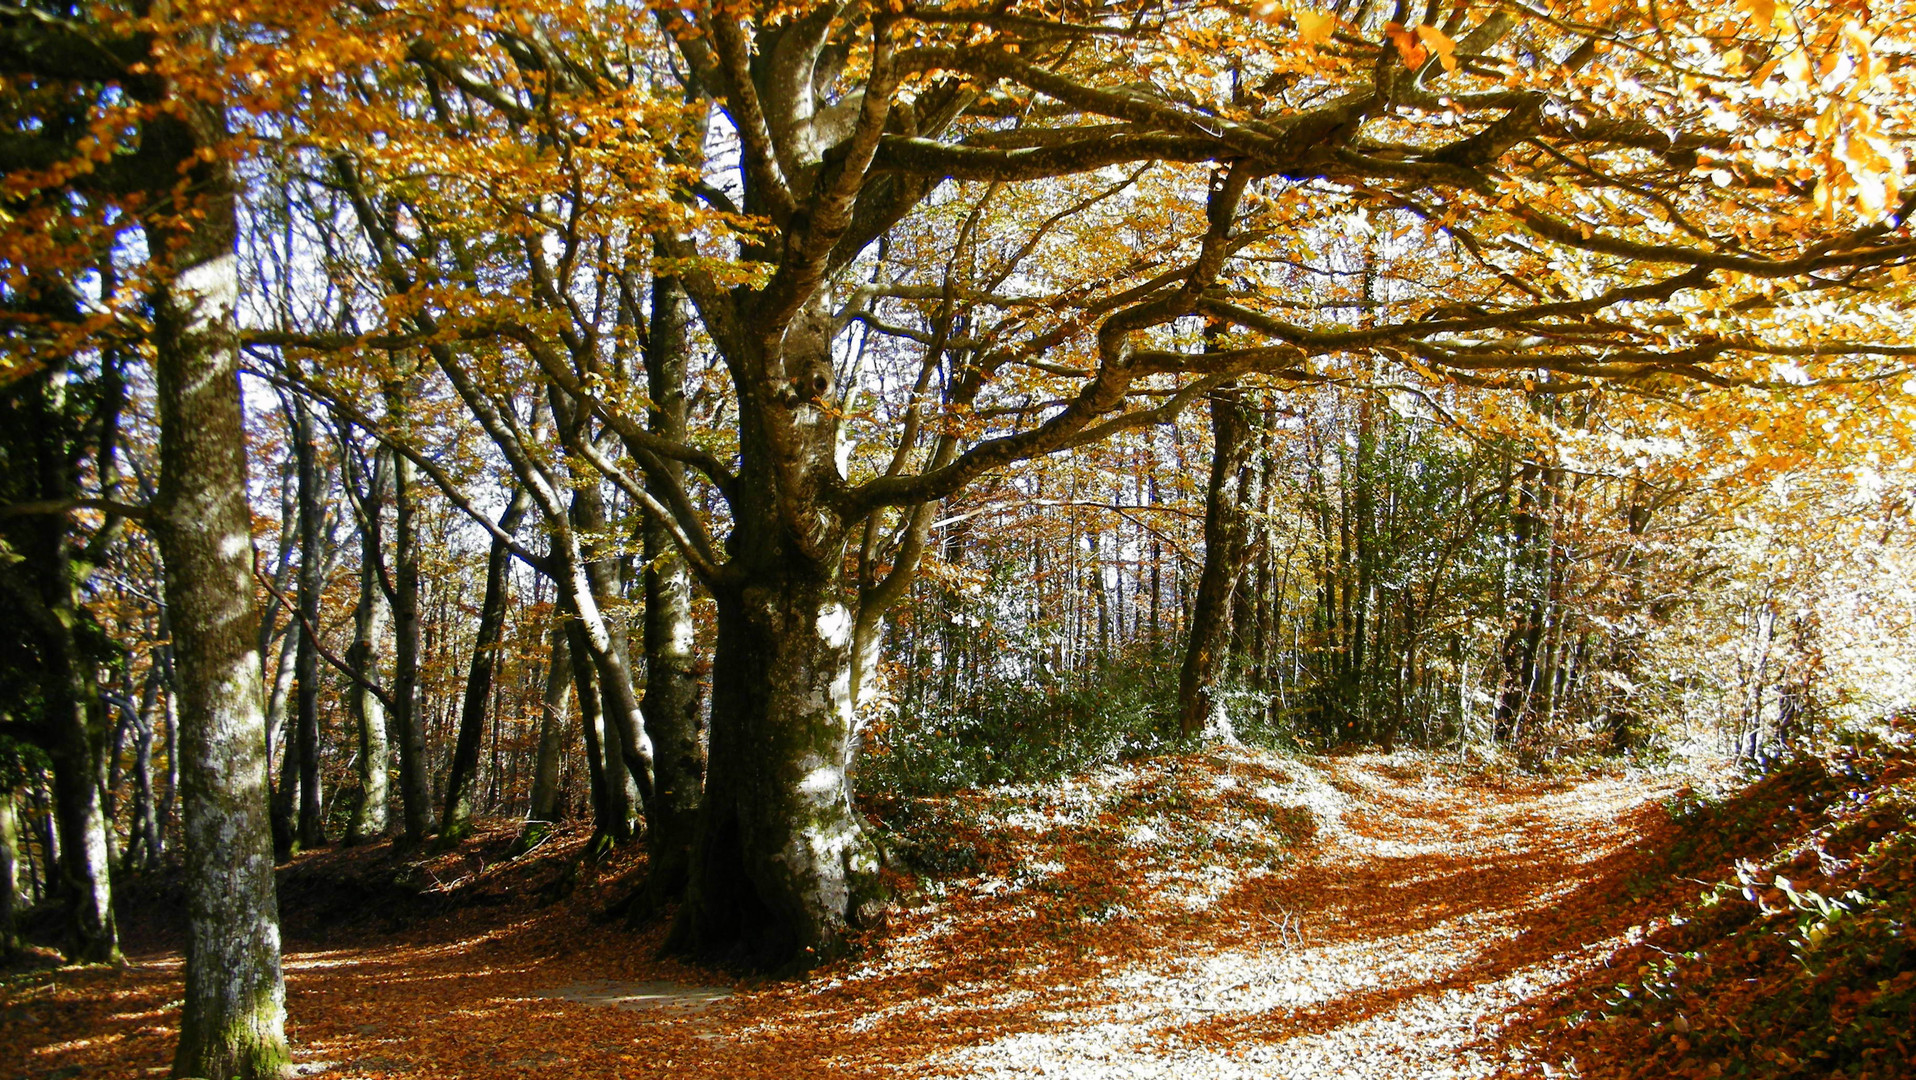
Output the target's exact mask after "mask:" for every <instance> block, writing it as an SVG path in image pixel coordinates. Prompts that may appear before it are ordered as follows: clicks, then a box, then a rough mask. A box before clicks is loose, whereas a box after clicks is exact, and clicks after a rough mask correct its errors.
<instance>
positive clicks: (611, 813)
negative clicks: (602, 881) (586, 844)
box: [565, 614, 626, 851]
mask: <svg viewBox="0 0 1916 1080" xmlns="http://www.w3.org/2000/svg"><path fill="white" fill-rule="evenodd" d="M565 633H566V655H567V658H568V659H569V660H570V661H571V663H572V682H573V685H574V686H575V687H576V688H577V691H578V693H577V696H578V699H579V732H580V735H581V737H582V738H584V739H585V764H586V774H587V777H588V779H589V782H590V784H591V792H592V843H591V845H590V848H591V850H593V851H597V850H599V849H600V848H601V847H602V846H603V845H605V844H613V843H617V842H618V841H619V839H620V835H619V830H620V829H621V828H622V827H624V825H625V821H626V819H625V816H624V815H623V814H622V813H620V812H619V811H618V810H617V809H616V808H615V807H614V806H613V803H612V795H611V790H610V785H609V784H608V782H607V773H608V772H610V773H612V774H614V776H616V774H617V770H618V767H619V763H618V762H617V761H610V760H608V759H607V758H606V755H605V701H604V697H603V696H602V695H601V694H600V693H599V669H598V668H596V667H594V666H593V665H592V656H591V652H590V650H589V649H588V648H587V645H586V640H585V627H584V626H582V625H581V624H580V622H579V618H578V616H577V615H570V614H569V616H568V618H567V620H566V624H565Z"/></svg>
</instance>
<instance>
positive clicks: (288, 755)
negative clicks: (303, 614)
mask: <svg viewBox="0 0 1916 1080" xmlns="http://www.w3.org/2000/svg"><path fill="white" fill-rule="evenodd" d="M299 639H300V627H299V620H297V619H295V620H293V621H291V622H289V623H287V624H286V632H285V633H284V634H283V635H281V637H280V647H279V666H278V667H276V668H274V671H273V687H272V692H271V693H270V694H268V695H267V698H266V768H267V788H268V791H269V792H270V796H269V798H270V809H269V811H268V815H269V819H270V821H271V824H272V830H273V858H275V859H277V860H279V861H281V862H285V861H286V860H287V859H290V858H292V856H293V848H294V847H295V846H296V842H297V841H298V839H299V837H298V833H297V825H296V823H295V819H296V815H297V814H298V812H299V740H298V738H297V737H296V734H295V732H293V731H292V730H291V729H290V728H289V727H288V725H287V723H286V717H287V705H288V704H289V703H290V702H292V700H293V677H294V675H295V674H296V673H297V672H298V670H299V664H298V661H297V660H296V659H295V657H296V656H297V655H298V652H299ZM275 746H277V747H279V750H280V764H279V782H278V783H277V784H275V783H273V782H272V761H273V753H272V752H273V748H274V747H275Z"/></svg>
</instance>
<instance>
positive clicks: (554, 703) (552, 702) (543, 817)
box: [518, 627, 573, 851]
mask: <svg viewBox="0 0 1916 1080" xmlns="http://www.w3.org/2000/svg"><path fill="white" fill-rule="evenodd" d="M548 636H549V637H550V638H551V640H552V646H551V655H550V657H549V659H548V660H547V662H546V689H545V699H544V701H543V702H541V706H540V710H539V757H538V760H537V763H536V764H534V765H533V767H532V797H531V799H530V805H529V806H528V808H527V810H526V823H525V827H524V828H523V829H521V830H520V832H519V840H518V848H519V850H521V851H524V850H527V849H529V848H531V847H532V846H533V845H535V844H537V843H538V842H539V841H540V840H542V839H544V838H545V835H546V833H548V832H550V831H551V829H552V826H553V824H554V823H555V822H557V821H558V820H559V816H560V814H561V812H562V809H563V808H562V807H561V806H560V805H559V794H560V792H559V759H560V757H561V755H562V753H563V752H564V750H565V741H566V740H565V730H566V719H567V714H568V713H570V712H571V711H572V682H573V679H572V650H571V648H570V646H569V645H568V643H567V640H566V632H565V629H564V628H563V627H555V628H554V629H553V630H552V632H551V634H549V635H548Z"/></svg>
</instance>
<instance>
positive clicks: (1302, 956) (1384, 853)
mask: <svg viewBox="0 0 1916 1080" xmlns="http://www.w3.org/2000/svg"><path fill="white" fill-rule="evenodd" d="M1673 786H1674V784H1673V783H1672V782H1662V781H1657V780H1653V779H1643V778H1628V779H1622V778H1614V777H1612V778H1595V779H1585V780H1579V781H1575V782H1571V781H1540V780H1535V779H1509V778H1505V779H1499V778H1495V777H1490V776H1486V775H1483V774H1481V773H1474V772H1468V771H1463V770H1454V769H1446V768H1444V767H1442V766H1439V765H1434V764H1432V763H1431V762H1429V761H1427V760H1419V759H1415V758H1411V757H1409V756H1405V755H1399V756H1396V757H1389V758H1386V757H1383V756H1376V755H1373V756H1365V757H1353V758H1339V759H1329V760H1316V761H1312V762H1308V763H1307V762H1299V761H1292V760H1289V759H1280V758H1274V757H1268V756H1263V755H1256V754H1250V753H1227V754H1213V755H1203V756H1192V757H1187V758H1175V759H1163V760H1158V761H1152V762H1146V763H1140V764H1138V765H1135V766H1130V767H1126V768H1119V769H1112V770H1108V771H1106V772H1105V773H1102V774H1099V775H1097V776H1093V777H1090V778H1085V779H1082V780H1079V781H1076V782H1073V783H1070V784H1066V785H1062V786H1056V785H1053V786H1049V787H1045V788H1037V787H1034V788H1032V789H1029V790H1023V791H1008V792H995V793H990V794H986V795H978V796H971V797H966V798H961V799H953V800H948V801H946V802H944V803H940V804H933V805H930V806H928V807H920V808H918V810H917V811H916V812H915V815H914V816H908V817H907V818H905V819H904V820H905V821H906V826H905V827H902V828H900V829H899V831H898V833H897V835H895V836H894V837H893V838H892V839H893V842H894V846H895V849H896V850H898V851H900V852H901V853H902V855H904V856H908V857H912V858H916V859H917V860H918V861H919V862H920V863H921V864H922V863H924V862H926V861H935V862H939V863H940V865H941V866H942V867H943V868H944V869H946V870H947V871H948V872H949V874H950V876H946V877H943V878H941V879H926V880H927V882H928V884H926V885H924V886H922V887H920V888H918V889H916V890H914V889H913V888H912V887H911V886H910V884H909V883H907V884H906V888H905V900H904V902H903V903H902V904H901V908H900V910H899V911H898V912H897V914H896V915H895V917H894V920H893V923H892V926H891V927H890V928H889V929H888V931H886V933H885V936H884V946H883V948H882V949H880V950H877V951H876V952H875V953H874V955H873V957H872V958H871V959H868V960H866V961H865V962H863V963H860V964H855V965H847V966H841V967H839V968H835V969H832V970H830V971H827V972H825V973H823V974H821V975H820V976H818V977H816V978H813V979H811V980H808V981H806V982H803V983H797V984H751V983H745V984H737V985H723V986H720V987H717V989H721V990H729V991H730V993H729V995H726V994H722V993H715V992H711V991H710V990H709V989H708V990H700V989H697V988H699V987H708V988H709V987H711V986H712V984H713V983H714V982H715V981H716V980H715V976H714V975H712V974H711V973H709V972H703V971H699V970H695V969H689V968H684V967H679V966H676V965H672V964H665V963H660V962H657V961H654V960H652V959H651V958H650V957H651V952H652V949H653V948H654V946H655V944H656V934H654V935H630V934H626V933H624V932H622V931H618V930H615V929H613V928H610V927H605V926H599V925H594V924H592V923H590V922H589V920H588V912H589V910H590V906H591V905H590V904H586V903H581V904H575V905H559V906H557V907H553V908H546V909H541V910H539V911H537V912H531V913H521V914H518V915H513V916H511V917H505V918H499V919H495V920H493V921H492V922H491V923H490V924H489V925H486V926H484V927H478V926H476V925H474V923H475V921H476V917H475V916H473V915H471V914H468V915H464V916H457V915H456V916H453V917H451V918H448V919H446V920H443V921H442V922H441V923H438V924H435V925H433V926H431V927H427V928H424V929H421V930H418V931H416V932H414V933H413V934H412V935H411V940H408V941H405V942H393V941H383V942H382V941H373V942H362V943H342V944H339V945H336V946H333V947H327V948H312V947H299V946H295V947H294V948H292V949H290V950H289V954H288V963H287V969H288V979H289V1007H290V1011H291V1015H292V1016H293V1018H294V1024H293V1031H292V1034H293V1037H294V1039H295V1040H296V1042H297V1044H298V1047H299V1050H298V1057H299V1059H300V1072H301V1073H302V1074H303V1075H308V1076H324V1077H339V1078H349V1077H361V1078H368V1080H377V1078H387V1077H390V1078H394V1080H402V1078H414V1077H418V1078H424V1077H473V1078H489V1077H505V1076H538V1077H542V1078H564V1077H573V1076H577V1077H587V1076H590V1077H595V1078H596V1077H649V1076H659V1077H664V1076H673V1077H688V1076H700V1077H704V1076H709V1077H754V1076H765V1077H780V1078H783V1077H793V1076H805V1077H811V1076H820V1075H836V1076H899V1075H912V1076H939V1075H949V1076H981V1077H1010V1076H1019V1077H1025V1076H1034V1075H1037V1076H1082V1077H1100V1078H1103V1077H1131V1076H1136V1077H1158V1076H1163V1077H1176V1078H1177V1080H1199V1078H1209V1077H1237V1076H1246V1077H1249V1076H1257V1077H1265V1076H1271V1077H1293V1076H1296V1077H1307V1076H1308V1077H1345V1076H1349V1077H1379V1078H1382V1077H1390V1078H1393V1080H1395V1078H1406V1077H1476V1076H1500V1075H1515V1074H1517V1073H1520V1072H1525V1071H1527V1069H1528V1067H1529V1066H1527V1065H1525V1064H1524V1063H1523V1062H1521V1061H1519V1060H1518V1059H1517V1058H1515V1057H1513V1053H1514V1052H1513V1051H1511V1050H1509V1049H1508V1044H1507V1042H1506V1041H1505V1040H1503V1039H1501V1038H1500V1037H1499V1032H1500V1029H1501V1028H1502V1026H1503V1025H1504V1023H1505V1022H1506V1020H1507V1019H1508V1017H1510V1016H1511V1015H1512V1010H1513V1009H1515V1008H1517V1007H1518V1006H1519V1005H1520V1004H1521V1003H1522V1002H1523V1001H1524V1000H1526V999H1527V998H1529V997H1532V996H1533V995H1535V994H1536V993H1537V992H1538V991H1540V990H1542V989H1544V988H1546V987H1548V986H1550V985H1552V984H1554V983H1556V982H1557V981H1559V980H1560V979H1561V978H1562V977H1563V976H1564V975H1565V974H1567V973H1568V972H1569V971H1570V970H1571V969H1572V968H1574V967H1576V966H1579V965H1583V964H1587V963H1590V962H1592V960H1593V958H1595V957H1597V956H1599V955H1600V954H1601V952H1602V951H1603V949H1604V947H1605V944H1606V943H1609V944H1614V938H1615V935H1616V934H1618V933H1620V932H1623V931H1625V930H1626V929H1627V927H1624V926H1620V925H1616V924H1617V923H1618V921H1619V918H1618V916H1617V914H1616V907H1615V904H1614V903H1613V901H1614V900H1615V898H1617V897H1620V896H1622V895H1623V894H1624V890H1625V889H1626V887H1627V885H1628V882H1629V877H1630V875H1631V873H1632V872H1633V867H1634V864H1635V855H1634V853H1633V845H1634V844H1635V843H1636V842H1637V840H1638V838H1639V830H1640V829H1642V828H1645V827H1648V826H1650V825H1651V824H1652V823H1653V822H1654V821H1655V820H1656V819H1657V818H1658V816H1659V813H1660V812H1659V811H1658V809H1657V807H1656V805H1655V800H1656V799H1657V798H1659V797H1661V796H1662V795H1664V794H1666V793H1667V792H1668V790H1669V789H1670V788H1672V787H1673ZM177 978H178V970H177V961H176V960H175V959H174V958H173V957H170V956H156V957H149V958H145V959H142V960H140V961H139V962H138V963H136V964H135V965H134V966H133V967H132V968H131V969H130V970H129V971H127V972H125V973H117V972H110V971H68V972H63V973H60V974H59V975H58V976H56V977H52V978H49V977H47V976H33V977H28V978H16V979H14V980H12V981H10V982H8V983H7V984H5V987H4V989H0V1080H11V1078H13V1077H15V1076H20V1077H34V1078H40V1077H59V1078H61V1080H68V1078H73V1077H81V1076H103V1077H104V1076H119V1077H144V1076H154V1075H163V1071H164V1066H165V1064H166V1061H167V1053H168V1051H169V1049H170V1044H171V1024H172V1022H173V1021H174V1019H175V1018H176V1015H177V1014H176V1012H175V1010H176V1008H177V1005H176V1003H175V1002H176V999H177V993H178V992H177V982H176V980H177ZM664 984H677V985H679V986H683V987H688V988H693V989H692V990H691V991H690V992H689V993H688V994H687V995H685V996H683V997H679V996H675V995H674V993H673V992H672V991H671V990H670V988H669V986H666V985H664ZM581 988H584V989H581Z"/></svg>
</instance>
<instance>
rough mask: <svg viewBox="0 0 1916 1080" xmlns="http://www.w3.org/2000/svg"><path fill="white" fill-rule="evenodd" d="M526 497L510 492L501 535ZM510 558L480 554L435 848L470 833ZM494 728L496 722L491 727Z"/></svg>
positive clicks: (499, 550)
mask: <svg viewBox="0 0 1916 1080" xmlns="http://www.w3.org/2000/svg"><path fill="white" fill-rule="evenodd" d="M531 506H532V497H531V495H530V494H529V493H528V492H527V491H526V490H525V489H524V488H523V487H518V488H514V489H513V492H512V499H511V501H509V502H508V503H507V504H506V509H505V512H504V513H502V514H500V515H499V530H500V532H503V533H505V534H506V535H511V534H512V533H515V532H517V531H519V525H520V524H521V523H522V522H523V521H524V520H525V516H526V511H527V510H528V509H530V508H531ZM511 559H512V552H511V551H510V550H509V549H508V548H507V547H506V545H505V543H504V542H502V541H501V540H500V539H499V538H498V537H496V536H495V537H493V540H492V545H491V547H489V548H488V549H487V551H486V591H485V596H484V598H483V599H481V601H480V603H479V626H478V628H477V629H476V631H475V632H474V635H473V643H472V663H471V665H470V666H469V667H468V668H467V671H466V696H465V699H464V701H463V702H462V703H461V706H460V710H459V735H458V739H457V741H456V742H454V744H453V751H452V767H451V769H450V770H449V771H448V773H447V776H446V801H445V812H444V814H443V815H442V816H441V817H440V819H439V843H440V844H441V845H446V846H450V845H454V844H457V843H458V842H459V841H461V840H463V839H465V838H466V836H467V835H468V834H470V833H471V832H472V815H473V802H472V778H473V774H474V773H475V772H476V771H477V770H478V766H479V744H480V742H481V740H482V739H483V738H484V736H485V727H486V705H487V703H488V702H489V701H490V700H491V698H492V680H493V673H494V671H496V670H497V668H498V665H499V643H500V641H501V639H502V638H503V637H504V635H505V626H506V602H507V600H508V599H510V597H509V596H508V594H507V585H508V582H507V580H506V570H507V569H508V566H509V564H510V562H511ZM495 722H496V721H495Z"/></svg>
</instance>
